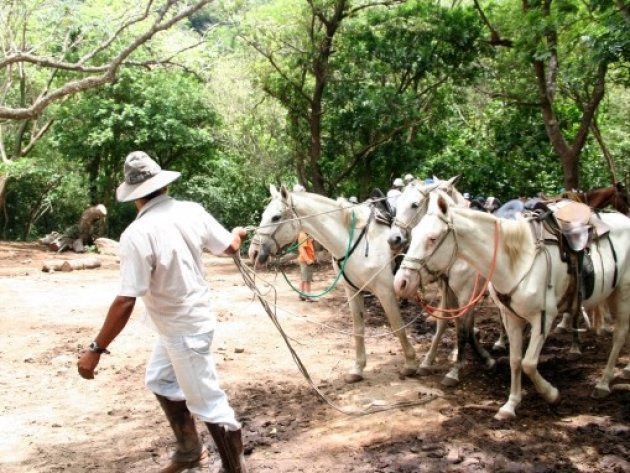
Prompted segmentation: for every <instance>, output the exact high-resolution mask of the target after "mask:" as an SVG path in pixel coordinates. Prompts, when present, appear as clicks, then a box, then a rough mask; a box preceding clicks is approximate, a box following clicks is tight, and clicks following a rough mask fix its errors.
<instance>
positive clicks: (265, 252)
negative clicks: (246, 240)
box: [247, 240, 270, 267]
mask: <svg viewBox="0 0 630 473" xmlns="http://www.w3.org/2000/svg"><path fill="white" fill-rule="evenodd" d="M269 254H270V249H269V245H267V244H265V243H260V242H258V241H255V240H252V242H251V244H250V245H249V249H248V250H247V255H248V256H249V261H250V262H251V263H252V264H253V265H254V267H256V266H258V264H265V263H266V262H267V260H268V259H269Z"/></svg>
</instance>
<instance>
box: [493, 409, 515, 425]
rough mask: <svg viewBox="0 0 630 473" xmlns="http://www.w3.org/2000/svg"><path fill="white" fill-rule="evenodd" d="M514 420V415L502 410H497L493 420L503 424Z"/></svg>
mask: <svg viewBox="0 0 630 473" xmlns="http://www.w3.org/2000/svg"><path fill="white" fill-rule="evenodd" d="M515 418H516V414H514V413H513V412H510V411H505V410H503V409H499V412H497V413H496V414H495V415H494V420H498V421H501V422H505V421H508V420H512V419H515Z"/></svg>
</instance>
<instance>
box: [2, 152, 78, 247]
mask: <svg viewBox="0 0 630 473" xmlns="http://www.w3.org/2000/svg"><path fill="white" fill-rule="evenodd" d="M56 158H57V157H56V156H54V155H50V156H46V157H43V158H38V159H29V160H21V161H17V162H15V163H10V164H7V165H5V166H4V167H2V169H0V172H6V173H7V175H8V176H9V179H10V182H11V186H10V190H9V192H8V193H7V202H6V215H7V216H8V217H9V218H8V220H7V221H5V222H4V227H3V228H2V232H1V235H2V238H3V239H9V240H21V239H27V240H28V239H33V238H38V237H41V236H43V235H45V234H47V233H50V232H51V231H53V230H57V231H60V232H62V231H63V230H64V229H65V228H66V227H68V226H70V225H72V224H76V223H77V222H78V221H79V218H80V217H81V214H82V212H83V210H85V208H86V207H87V206H88V198H87V192H86V191H85V189H86V188H85V178H84V174H83V173H81V172H77V170H76V169H73V168H72V167H71V166H69V164H68V163H65V162H63V161H61V160H59V159H56ZM30 223H32V226H31V227H30V231H28V233H27V234H25V232H26V231H27V229H29V227H28V225H29V224H30Z"/></svg>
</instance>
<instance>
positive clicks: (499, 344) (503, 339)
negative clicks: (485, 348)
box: [492, 319, 508, 351]
mask: <svg viewBox="0 0 630 473" xmlns="http://www.w3.org/2000/svg"><path fill="white" fill-rule="evenodd" d="M507 338H508V337H507V332H506V331H505V325H504V324H503V319H501V321H500V322H499V338H498V339H497V341H496V342H494V345H492V351H504V350H505V347H506V346H507Z"/></svg>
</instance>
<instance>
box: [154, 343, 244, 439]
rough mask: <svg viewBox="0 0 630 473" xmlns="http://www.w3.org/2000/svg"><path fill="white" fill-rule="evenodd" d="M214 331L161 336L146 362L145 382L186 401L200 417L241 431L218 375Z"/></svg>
mask: <svg viewBox="0 0 630 473" xmlns="http://www.w3.org/2000/svg"><path fill="white" fill-rule="evenodd" d="M213 335H214V332H213V331H212V332H208V333H202V334H199V335H186V336H173V337H167V336H164V335H159V338H158V340H157V342H156V344H155V347H154V348H153V353H152V354H151V358H150V359H149V362H148V364H147V371H146V378H145V383H146V386H147V388H149V389H150V390H151V391H152V392H154V393H155V394H159V395H160V396H164V397H166V398H167V399H170V400H171V401H186V405H187V406H188V410H190V412H191V413H192V414H194V415H195V416H197V417H198V418H199V419H200V420H202V421H204V422H210V423H213V424H223V425H225V426H226V427H227V429H228V430H238V429H240V428H241V424H240V423H239V422H238V421H237V420H236V417H235V416H234V410H233V409H232V408H231V407H230V404H229V403H228V399H227V396H226V394H225V392H224V391H223V390H222V389H221V388H220V387H219V378H218V376H217V372H216V369H215V366H214V360H213V359H212V353H211V351H210V347H211V346H212V337H213Z"/></svg>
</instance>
